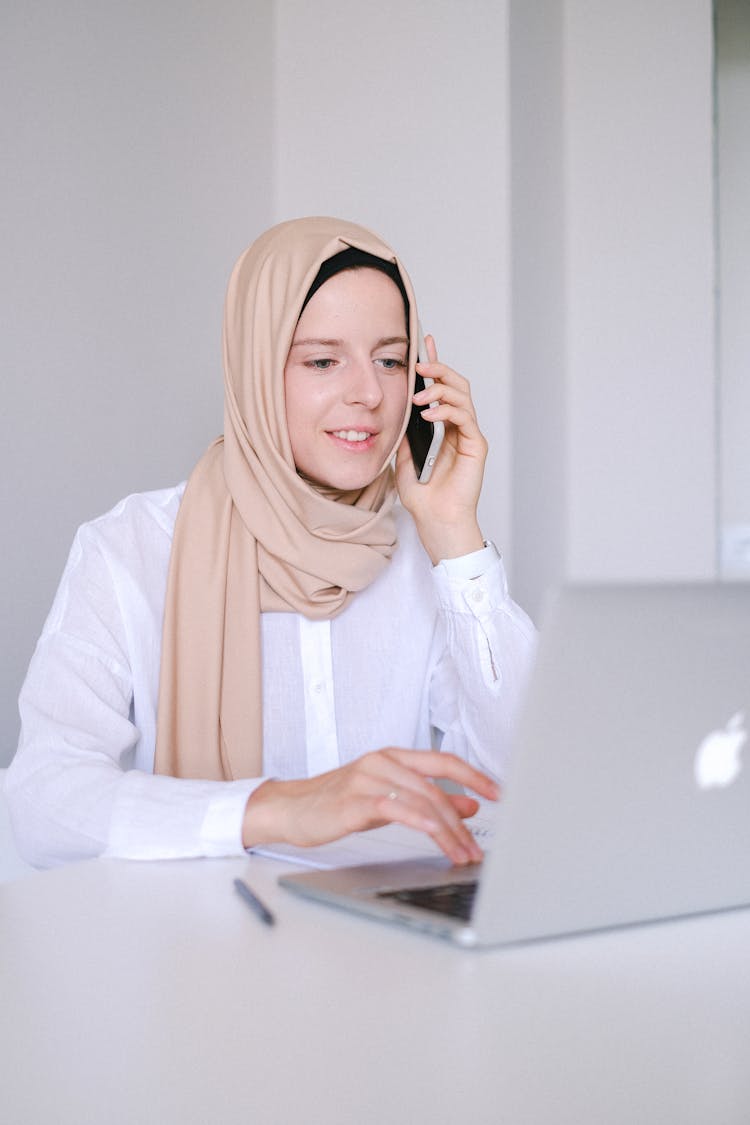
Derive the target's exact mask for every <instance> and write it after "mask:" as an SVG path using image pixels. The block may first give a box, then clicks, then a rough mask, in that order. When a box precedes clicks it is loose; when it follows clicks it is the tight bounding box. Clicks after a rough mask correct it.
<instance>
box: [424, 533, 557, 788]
mask: <svg viewBox="0 0 750 1125" xmlns="http://www.w3.org/2000/svg"><path fill="white" fill-rule="evenodd" d="M433 580H434V583H435V591H436V595H437V600H438V606H439V610H440V628H439V630H438V635H437V645H438V647H439V650H440V651H439V655H438V657H437V660H436V663H435V666H434V671H433V675H432V679H431V683H430V717H431V722H432V725H433V727H434V728H435V730H436V733H437V741H438V742H439V744H440V746H441V748H442V749H443V750H447V751H451V752H452V753H454V754H457V755H459V756H460V757H462V758H465V759H466V760H467V761H469V762H471V764H472V765H475V766H477V767H478V768H479V769H482V770H485V771H486V772H488V773H489V774H491V775H492V776H493V777H495V778H497V779H498V780H502V779H503V777H504V775H505V773H506V769H507V763H508V758H509V755H510V751H511V743H512V735H513V728H514V724H515V719H516V716H517V714H518V710H519V707H520V704H521V700H522V696H523V691H524V688H525V685H526V681H527V679H528V675H529V672H530V670H531V664H532V662H533V657H534V652H535V648H536V631H535V629H534V626H533V625H532V623H531V621H530V620H529V618H528V617H527V616H526V614H525V613H524V612H523V610H522V609H521V608H520V607H519V606H517V605H516V603H515V602H514V601H513V600H512V598H511V597H510V595H509V593H508V583H507V578H506V574H505V567H504V565H503V561H502V559H501V557H500V555H499V554H498V552H497V550H496V548H495V547H494V545H493V544H491V543H488V544H487V545H486V546H485V547H484V549H483V550H480V551H475V552H473V553H472V554H471V555H466V556H463V557H462V558H460V559H447V560H443V561H442V562H440V563H438V565H437V566H436V567H434V568H433Z"/></svg>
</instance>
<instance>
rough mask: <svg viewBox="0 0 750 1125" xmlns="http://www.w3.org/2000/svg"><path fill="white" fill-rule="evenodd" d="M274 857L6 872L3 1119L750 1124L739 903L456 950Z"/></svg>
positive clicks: (130, 1123) (223, 1123) (747, 1009)
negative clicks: (312, 891) (351, 909)
mask: <svg viewBox="0 0 750 1125" xmlns="http://www.w3.org/2000/svg"><path fill="white" fill-rule="evenodd" d="M279 870H281V866H280V865H279V864H275V863H271V862H270V861H268V860H262V859H259V858H253V859H247V860H245V859H242V860H236V861H235V860H205V861H192V862H175V863H169V864H165V863H159V864H137V863H126V862H115V861H95V862H91V863H86V864H81V865H77V866H73V867H69V868H64V869H61V870H58V871H53V872H48V873H47V874H44V875H40V876H34V877H33V878H30V879H28V880H21V881H20V882H17V883H13V884H9V885H7V886H5V887H0V1011H1V1013H2V1014H1V1016H0V1020H1V1027H2V1031H1V1032H0V1117H1V1118H2V1121H3V1122H4V1125H27V1123H33V1125H37V1123H45V1125H47V1123H49V1125H88V1123H92V1125H94V1123H95V1125H141V1123H143V1125H152V1123H153V1125H172V1123H174V1125H177V1123H178V1122H179V1123H180V1125H233V1123H235V1122H237V1123H239V1122H242V1123H243V1125H248V1123H251V1125H275V1123H277V1122H278V1123H284V1125H288V1123H292V1122H294V1123H296V1122H301V1123H304V1125H317V1123H321V1125H322V1123H326V1125H338V1123H342V1125H343V1123H346V1125H369V1123H373V1125H374V1123H378V1125H390V1123H392V1122H399V1123H400V1122H404V1123H407V1122H408V1123H409V1125H421V1123H422V1122H425V1123H430V1125H435V1123H443V1122H445V1123H448V1122H451V1125H455V1123H456V1122H461V1121H467V1122H470V1123H474V1122H476V1123H482V1125H484V1123H489V1122H492V1123H493V1125H496V1123H499V1122H509V1123H512V1125H526V1123H532V1122H533V1123H534V1125H567V1123H568V1122H570V1123H571V1125H572V1123H574V1125H619V1123H620V1122H622V1123H625V1122H627V1125H649V1123H652V1122H653V1123H655V1125H656V1123H658V1125H671V1123H675V1125H693V1123H700V1125H704V1123H705V1125H709V1123H710V1125H734V1123H737V1125H740V1123H741V1125H747V1123H748V1122H750V911H741V912H735V913H731V914H725V915H719V916H715V917H710V918H701V919H695V920H691V921H688V922H684V923H680V924H667V925H657V926H649V927H643V928H639V929H635V930H627V931H619V932H616V933H609V934H603V935H597V936H592V937H586V938H577V939H565V940H561V941H555V942H548V943H541V944H538V945H535V946H528V947H525V948H516V949H511V950H504V951H503V950H498V951H492V952H484V953H477V952H465V951H461V950H458V949H454V948H451V947H449V946H444V945H443V944H442V943H440V942H438V941H436V940H433V939H429V938H426V937H423V936H420V935H418V934H414V933H411V932H409V931H402V930H400V929H398V928H395V927H390V926H387V925H381V924H378V923H376V922H372V921H369V920H366V919H360V918H356V917H354V916H349V915H347V914H344V913H341V912H338V911H336V910H333V909H331V908H327V907H324V906H320V905H317V904H314V903H311V902H304V901H302V900H298V899H296V898H294V897H292V896H291V895H290V894H288V892H285V891H283V890H281V889H280V888H278V887H277V886H276V882H275V876H276V874H277V873H278V871H279ZM238 874H241V875H244V876H245V877H246V878H247V879H248V881H249V882H250V883H251V885H253V886H254V887H255V889H256V890H257V891H258V892H259V893H260V894H261V895H262V896H263V897H264V898H265V899H266V900H267V901H268V902H269V904H270V905H271V906H272V908H273V909H274V910H275V911H276V913H277V915H278V924H277V925H276V926H275V927H273V928H269V927H266V926H264V925H263V924H262V923H261V922H260V921H259V920H258V919H257V918H256V917H255V916H254V915H253V914H252V913H251V912H250V911H249V910H248V908H247V906H245V904H244V903H243V902H242V901H241V900H240V899H239V897H238V896H237V895H236V893H235V892H234V890H233V888H232V879H233V878H234V876H236V875H238Z"/></svg>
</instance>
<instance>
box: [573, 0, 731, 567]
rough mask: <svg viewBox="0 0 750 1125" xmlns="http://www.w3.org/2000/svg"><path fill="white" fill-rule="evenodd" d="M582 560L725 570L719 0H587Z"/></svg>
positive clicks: (581, 272)
mask: <svg viewBox="0 0 750 1125" xmlns="http://www.w3.org/2000/svg"><path fill="white" fill-rule="evenodd" d="M564 44H565V54H564V58H565V113H564V123H565V124H564V129H565V134H564V135H565V198H566V209H565V239H566V266H565V269H566V273H565V289H566V308H567V311H566V363H567V373H568V418H567V421H568V482H567V489H568V536H569V539H568V571H569V574H570V575H571V576H572V577H575V578H591V579H601V578H609V579H612V578H614V579H619V578H622V579H626V580H630V579H642V578H653V577H657V578H686V579H702V578H707V577H712V576H713V575H714V574H715V568H716V532H715V528H716V505H715V501H716V471H715V460H716V434H715V393H716V392H715V372H714V294H713V285H714V257H713V256H714V243H713V209H714V198H713V148H712V144H713V136H712V113H713V98H712V77H713V59H712V10H711V3H710V0H659V2H658V3H654V2H653V0H629V2H628V3H627V4H620V3H601V0H569V2H568V3H567V4H566V17H565V28H564Z"/></svg>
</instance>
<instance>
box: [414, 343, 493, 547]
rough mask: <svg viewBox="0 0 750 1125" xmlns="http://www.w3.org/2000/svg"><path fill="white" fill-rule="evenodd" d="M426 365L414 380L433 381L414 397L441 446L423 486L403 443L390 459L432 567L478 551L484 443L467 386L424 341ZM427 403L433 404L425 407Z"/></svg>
mask: <svg viewBox="0 0 750 1125" xmlns="http://www.w3.org/2000/svg"><path fill="white" fill-rule="evenodd" d="M425 344H426V346H427V355H428V357H429V362H428V363H418V364H417V371H418V372H419V374H420V375H423V376H427V377H428V378H430V379H434V380H435V381H434V383H433V384H432V386H430V387H426V388H425V389H424V390H423V391H420V392H419V393H418V394H416V395H415V396H414V402H415V403H416V404H417V405H418V406H422V407H424V408H425V410H427V409H428V408H429V413H428V414H426V415H425V416H426V417H427V418H428V419H429V420H430V421H438V420H439V421H441V422H443V423H444V425H445V440H444V442H443V446H442V448H441V450H440V454H439V456H438V458H437V461H436V462H435V467H434V469H433V470H432V476H431V477H430V480H429V482H428V483H427V484H420V483H419V481H418V480H417V476H416V473H415V471H414V463H413V461H412V456H411V450H410V449H409V442H408V440H407V438H406V437H404V440H403V441H402V442H401V445H400V446H399V450H398V455H397V457H396V483H397V485H398V491H399V495H400V497H401V502H402V504H403V505H404V507H405V508H406V509H407V510H408V511H409V512H410V513H411V515H412V516H413V518H414V522H415V523H416V525H417V531H418V532H419V537H420V539H421V540H422V543H423V545H424V548H425V550H426V551H427V553H428V555H429V556H430V558H431V559H432V562H433V564H436V563H438V562H440V560H441V559H448V558H458V557H459V556H460V555H468V554H469V553H470V552H472V551H478V550H481V548H482V547H483V546H484V540H483V538H482V533H481V531H480V529H479V523H478V521H477V504H478V503H479V493H480V491H481V488H482V478H483V476H484V464H485V461H486V459H487V441H486V439H485V437H484V435H483V434H482V432H481V430H480V429H479V425H478V424H477V416H476V412H475V410H474V404H473V402H472V399H471V388H470V387H469V383H468V380H466V379H464V378H463V376H462V375H459V374H457V372H455V371H454V370H453V369H452V368H450V367H448V366H447V365H446V364H444V363H439V362H438V358H437V351H436V348H435V341H434V339H433V338H432V336H426V337H425ZM430 403H436V404H437V405H435V406H430Z"/></svg>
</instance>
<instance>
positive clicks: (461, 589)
mask: <svg viewBox="0 0 750 1125" xmlns="http://www.w3.org/2000/svg"><path fill="white" fill-rule="evenodd" d="M183 490H184V485H180V486H179V487H177V488H173V489H166V490H163V491H160V492H151V493H143V494H138V495H135V496H130V497H128V498H127V499H125V500H123V501H122V502H121V503H120V504H118V505H117V507H116V508H114V509H113V510H112V511H111V512H109V513H108V514H107V515H105V516H102V517H101V518H100V519H98V520H95V521H93V522H92V523H89V524H84V526H83V527H82V528H81V529H80V530H79V532H78V534H77V536H76V539H75V542H74V544H73V548H72V550H71V554H70V558H69V560H68V564H67V566H66V569H65V572H64V574H63V577H62V580H61V583H60V587H59V589H58V592H57V596H56V598H55V602H54V604H53V607H52V610H51V612H50V615H49V618H48V620H47V622H46V624H45V627H44V630H43V633H42V636H41V638H40V640H39V643H38V645H37V648H36V652H35V654H34V657H33V659H32V662H31V665H30V668H29V672H28V675H27V678H26V682H25V684H24V687H23V690H22V693H21V699H20V709H21V718H22V731H21V741H20V743H19V748H18V752H17V754H16V757H15V759H14V761H13V763H12V765H11V767H10V769H9V771H8V775H7V778H6V796H7V800H8V805H9V809H10V813H11V817H12V820H13V824H14V828H15V832H16V836H17V839H18V844H19V848H20V850H21V852H22V854H24V855H25V856H26V858H28V859H29V860H30V861H31V862H33V863H36V864H39V865H51V864H54V863H60V862H65V861H67V860H70V859H76V858H82V857H85V856H92V855H99V854H102V853H104V854H107V855H111V856H122V857H131V858H167V857H180V856H182V857H188V856H197V855H231V854H237V853H241V851H242V842H241V833H242V818H243V813H244V809H245V805H246V803H247V799H248V797H249V795H250V794H251V793H252V791H253V789H254V788H255V787H256V786H257V785H259V784H260V783H261V781H262V780H263V778H251V779H247V780H241V781H231V782H222V781H200V780H193V779H185V778H174V777H164V776H159V775H154V773H153V764H154V749H155V739H156V708H157V701H158V689H159V665H160V656H161V628H162V619H163V612H164V600H165V592H166V582H167V570H168V565H169V554H170V548H171V541H172V533H173V529H174V521H175V518H176V515H177V510H178V507H179V503H180V499H181V497H182V493H183ZM396 520H397V526H398V546H397V548H396V550H395V552H394V555H393V558H392V560H391V562H390V564H389V565H388V566H387V567H386V568H385V570H384V571H383V572H382V574H381V575H380V576H379V577H378V578H377V579H376V580H375V581H374V582H373V583H372V584H371V585H370V586H369V587H367V589H365V590H363V591H361V592H360V593H358V594H357V595H356V596H355V597H354V598H353V599H352V601H351V602H350V604H349V605H348V606H347V608H346V609H345V610H344V611H343V612H342V613H340V614H339V615H338V616H337V617H335V618H333V619H332V620H328V621H309V620H307V619H306V618H304V617H301V616H300V615H298V614H295V613H264V614H263V615H262V617H261V638H262V646H263V748H264V749H263V773H264V776H269V777H277V778H294V777H306V776H312V775H314V774H318V773H321V772H323V771H325V770H329V769H333V768H335V767H336V766H339V765H343V764H344V763H346V762H349V761H352V760H353V759H355V758H357V757H358V756H360V755H361V754H363V753H365V752H367V751H368V750H376V749H380V748H381V747H385V746H400V747H413V748H417V749H419V748H425V749H426V748H429V747H431V746H440V747H441V748H442V749H443V750H450V751H452V752H453V753H455V754H458V755H459V756H461V757H462V758H464V759H466V760H467V761H469V762H471V763H472V764H473V765H476V766H478V767H479V768H481V769H483V770H485V771H487V772H488V773H490V774H492V775H494V776H495V777H497V778H502V776H503V773H504V770H505V765H506V758H507V754H508V747H509V737H510V732H511V728H512V725H513V720H514V717H515V713H516V709H517V705H518V700H519V695H520V692H521V689H522V687H523V684H524V681H525V679H526V676H527V674H528V671H529V667H530V663H531V659H532V654H533V649H534V629H533V626H532V625H531V623H530V622H529V620H528V618H527V617H526V616H525V614H524V613H523V612H522V611H521V610H520V609H519V608H518V607H517V606H516V605H515V604H514V603H513V601H512V600H511V599H510V598H509V596H508V591H507V585H506V579H505V573H504V569H503V565H502V561H501V559H500V557H499V556H498V554H497V552H496V551H495V549H494V548H493V547H491V546H490V547H487V548H485V549H484V550H483V551H478V552H475V553H474V554H473V555H468V556H465V557H464V558H461V559H453V560H449V561H445V562H442V563H440V564H439V565H438V566H436V567H432V566H431V564H430V560H429V558H428V556H427V555H426V553H425V551H424V550H423V548H422V546H421V544H420V542H419V539H418V536H417V533H416V529H415V527H414V524H413V521H412V520H411V517H410V516H409V515H408V513H407V512H406V511H405V510H404V509H403V508H400V507H397V508H396Z"/></svg>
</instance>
